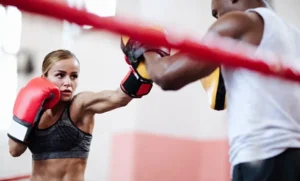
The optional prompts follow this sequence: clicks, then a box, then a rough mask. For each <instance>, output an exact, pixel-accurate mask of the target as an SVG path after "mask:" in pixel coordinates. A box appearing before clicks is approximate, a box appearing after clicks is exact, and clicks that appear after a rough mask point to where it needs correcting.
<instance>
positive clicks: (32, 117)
mask: <svg viewBox="0 0 300 181" xmlns="http://www.w3.org/2000/svg"><path fill="white" fill-rule="evenodd" d="M79 69H80V68H79V61H78V60H77V58H76V57H75V56H74V54H73V53H71V52H70V51H68V50H57V51H53V52H51V53H49V54H48V55H47V56H46V57H45V59H44V61H43V66H42V72H43V75H42V76H41V77H37V78H34V79H33V80H31V81H30V82H29V83H28V84H27V85H26V86H25V87H24V88H22V89H21V90H20V92H19V94H18V96H17V99H16V101H15V105H14V117H13V122H12V124H11V128H10V130H9V132H8V136H9V138H10V139H9V152H10V154H11V155H12V156H13V157H18V156H20V155H22V154H23V153H24V152H25V150H26V149H27V147H28V148H29V149H30V151H31V152H32V158H33V168H32V175H31V181H45V180H51V181H56V180H57V181H63V180H66V181H70V180H72V181H82V180H84V172H85V168H86V164H87V158H88V154H89V150H90V144H91V140H92V132H93V127H94V115H95V114H99V113H104V112H107V111H111V110H113V109H116V108H120V107H123V106H126V105H127V104H128V103H129V102H130V101H131V100H132V98H140V97H142V96H144V95H146V94H148V93H149V92H150V90H151V87H152V82H151V81H150V80H148V82H141V79H140V78H136V76H134V71H135V70H134V69H130V71H129V73H128V74H127V75H126V77H125V78H124V80H123V81H122V83H121V86H120V88H119V89H117V90H105V91H101V92H97V93H94V92H81V93H79V94H77V95H75V96H73V93H74V92H75V90H76V87H77V84H78V75H79Z"/></svg>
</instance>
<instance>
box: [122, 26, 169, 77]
mask: <svg viewBox="0 0 300 181" xmlns="http://www.w3.org/2000/svg"><path fill="white" fill-rule="evenodd" d="M145 31H156V32H159V33H163V31H164V30H160V29H158V28H156V27H155V28H154V27H149V28H147V29H146V30H145ZM121 49H122V51H123V53H124V54H125V60H126V62H127V63H128V64H130V65H131V66H132V68H133V69H134V70H135V71H136V72H137V73H139V74H140V75H141V74H144V75H145V76H146V77H143V78H147V79H149V76H148V74H147V71H146V68H145V67H144V66H145V65H141V66H139V65H140V64H143V62H144V60H145V59H144V56H143V54H144V53H145V52H150V51H151V52H156V53H157V54H159V55H160V56H161V57H164V56H169V55H170V49H169V48H166V47H159V46H150V45H146V44H144V43H142V42H139V41H136V40H134V39H132V38H130V37H127V36H121Z"/></svg>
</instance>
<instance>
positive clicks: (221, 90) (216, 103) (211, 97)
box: [200, 68, 226, 111]
mask: <svg viewBox="0 0 300 181" xmlns="http://www.w3.org/2000/svg"><path fill="white" fill-rule="evenodd" d="M200 81H201V84H202V86H203V88H204V90H205V91H206V93H207V96H208V101H209V104H210V107H211V108H212V109H214V110H217V111H221V110H224V109H226V89H225V85H224V80H223V76H222V73H221V70H220V68H217V69H216V70H215V71H214V72H212V73H211V74H210V75H209V76H207V77H205V78H203V79H201V80H200Z"/></svg>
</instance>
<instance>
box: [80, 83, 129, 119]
mask: <svg viewBox="0 0 300 181" xmlns="http://www.w3.org/2000/svg"><path fill="white" fill-rule="evenodd" d="M76 99H77V100H76V101H79V102H80V103H79V104H80V105H81V107H82V110H83V111H88V112H90V113H92V114H100V113H105V112H108V111H111V110H114V109H117V108H120V107H124V106H126V105H127V104H128V103H129V102H130V101H131V100H132V97H130V96H128V95H127V94H125V93H124V92H123V91H122V90H121V89H120V88H118V89H116V90H103V91H100V92H82V93H80V94H78V95H77V98H76Z"/></svg>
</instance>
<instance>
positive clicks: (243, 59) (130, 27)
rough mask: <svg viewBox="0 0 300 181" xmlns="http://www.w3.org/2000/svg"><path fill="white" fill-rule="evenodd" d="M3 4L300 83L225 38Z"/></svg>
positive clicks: (15, 1) (42, 3)
mask: <svg viewBox="0 0 300 181" xmlns="http://www.w3.org/2000/svg"><path fill="white" fill-rule="evenodd" d="M0 3H1V4H3V5H11V6H16V7H17V8H19V9H20V10H23V11H27V12H32V13H37V14H40V15H46V16H50V17H53V18H57V19H60V20H67V21H69V22H72V23H76V24H78V25H81V26H82V25H90V26H93V27H94V28H95V29H102V30H107V31H110V32H112V33H116V34H121V35H127V36H130V37H132V38H134V39H136V40H139V41H142V42H144V43H147V44H152V45H158V46H167V47H170V48H174V49H178V50H182V51H185V52H188V53H190V54H193V55H195V56H197V57H199V59H200V60H201V59H203V60H205V61H210V62H215V63H220V64H223V65H227V66H232V67H240V68H246V69H249V70H252V71H256V72H260V73H263V74H265V75H272V76H276V77H281V78H285V79H289V80H293V81H297V82H300V74H299V72H298V71H295V70H293V69H291V68H289V67H285V66H283V65H282V64H280V63H273V64H267V63H265V61H262V60H263V59H258V58H253V57H251V56H246V55H245V53H247V54H250V53H251V52H252V53H253V52H254V49H253V47H250V46H245V45H244V46H241V45H239V44H241V43H237V42H235V41H230V42H229V41H228V40H225V39H224V38H222V39H220V38H217V37H214V38H212V39H211V40H209V42H203V41H197V42H196V40H195V39H189V38H187V37H180V38H179V37H178V36H175V35H173V36H170V34H168V35H166V34H163V33H158V32H154V31H147V28H145V27H142V26H138V25H137V24H138V23H137V22H138V21H132V22H134V23H131V22H129V21H124V19H121V18H120V17H110V18H106V17H99V16H97V15H95V14H92V13H88V12H86V11H83V10H78V9H75V8H71V7H68V6H67V5H63V4H60V3H55V2H51V1H46V0H0ZM143 24H144V23H143ZM234 42H235V43H234ZM207 43H209V44H210V45H212V44H213V46H208V44H207ZM220 44H221V45H223V46H222V47H223V48H227V49H228V48H231V51H226V50H225V49H223V48H222V47H220V46H219V45H220ZM216 46H218V47H216ZM242 47H243V48H242ZM234 50H236V52H233V51H234ZM249 50H251V51H249ZM269 59H270V57H269ZM280 59H281V57H280V56H275V55H274V56H272V60H280ZM200 60H199V61H200ZM299 61H300V60H299ZM276 62H278V61H276Z"/></svg>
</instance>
